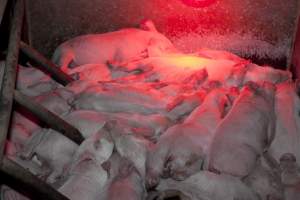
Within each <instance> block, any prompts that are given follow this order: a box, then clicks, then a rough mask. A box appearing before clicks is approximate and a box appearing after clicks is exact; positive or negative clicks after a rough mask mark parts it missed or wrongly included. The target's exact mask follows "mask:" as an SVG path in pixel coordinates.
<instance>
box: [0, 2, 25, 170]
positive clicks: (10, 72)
mask: <svg viewBox="0 0 300 200" xmlns="http://www.w3.org/2000/svg"><path fill="white" fill-rule="evenodd" d="M23 16H24V0H17V2H16V4H15V7H14V14H13V18H12V21H11V22H12V27H11V30H10V35H9V44H8V53H7V56H6V61H5V69H4V73H3V82H2V85H1V91H0V164H1V161H2V158H3V153H4V145H5V141H6V137H7V132H8V128H9V123H10V117H11V111H12V104H13V96H14V89H15V81H16V68H17V65H18V59H19V44H20V37H21V30H22V24H23Z"/></svg>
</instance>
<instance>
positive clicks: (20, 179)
mask: <svg viewBox="0 0 300 200" xmlns="http://www.w3.org/2000/svg"><path fill="white" fill-rule="evenodd" d="M0 175H1V182H3V183H4V184H6V185H7V186H9V187H11V188H12V189H14V190H16V191H18V192H20V193H21V194H23V195H25V196H27V197H29V198H30V199H32V200H34V199H36V200H40V199H43V200H69V199H68V198H67V197H66V196H64V195H62V194H61V193H59V192H58V191H56V190H55V189H54V188H52V187H51V186H50V185H48V184H47V183H45V182H43V181H42V180H40V179H38V178H37V177H36V176H34V175H33V174H31V173H30V172H29V171H27V170H26V169H24V168H23V167H21V166H19V165H18V164H16V163H15V162H13V161H11V160H9V159H8V158H6V157H4V158H3V162H2V165H1V167H0ZM2 178H3V179H2Z"/></svg>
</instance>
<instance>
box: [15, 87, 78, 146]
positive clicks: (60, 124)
mask: <svg viewBox="0 0 300 200" xmlns="http://www.w3.org/2000/svg"><path fill="white" fill-rule="evenodd" d="M14 99H15V101H16V102H17V103H18V104H20V105H21V106H23V107H24V108H26V109H27V110H28V111H29V112H31V113H32V114H33V115H35V116H36V117H37V118H38V119H40V120H42V121H43V122H44V123H46V124H47V125H48V126H49V127H50V128H52V129H54V130H56V131H58V132H60V133H62V134H63V135H64V136H66V137H67V138H69V139H71V140H72V141H74V142H75V143H77V144H81V143H82V142H83V140H84V137H83V136H82V135H81V133H80V132H79V131H78V130H77V129H76V128H74V127H73V126H72V125H70V124H69V123H67V122H66V121H65V120H63V119H61V118H60V117H58V116H57V115H55V114H53V113H52V112H50V111H49V110H47V109H46V108H44V107H43V106H41V105H40V104H38V103H36V102H34V101H33V100H32V99H30V98H28V97H27V96H25V95H23V94H22V93H21V92H19V91H17V90H15V93H14Z"/></svg>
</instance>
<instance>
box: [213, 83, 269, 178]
mask: <svg viewBox="0 0 300 200" xmlns="http://www.w3.org/2000/svg"><path fill="white" fill-rule="evenodd" d="M274 98H275V86H274V85H273V84H271V83H267V82H264V83H260V84H256V83H248V85H247V86H245V87H244V88H243V89H242V91H241V92H240V95H239V97H238V98H237V99H236V101H235V103H234V104H233V106H232V109H231V110H230V111H229V113H228V114H227V116H226V117H225V118H224V120H223V121H222V122H221V123H220V124H219V126H218V127H217V129H216V132H215V134H214V138H213V142H212V144H211V149H210V155H209V156H210V160H209V169H210V170H211V171H214V172H218V173H226V174H231V175H234V176H238V177H245V176H247V175H248V174H249V173H250V172H251V171H252V170H253V168H254V167H255V163H256V160H257V158H258V157H259V156H260V155H261V154H262V153H263V152H264V151H265V150H266V149H267V148H268V147H269V145H270V143H271V141H272V139H273V138H274V132H275V114H274Z"/></svg>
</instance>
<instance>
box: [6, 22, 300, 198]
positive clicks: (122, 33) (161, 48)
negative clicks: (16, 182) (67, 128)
mask: <svg viewBox="0 0 300 200" xmlns="http://www.w3.org/2000/svg"><path fill="white" fill-rule="evenodd" d="M53 61H54V62H55V63H56V64H58V66H60V67H61V69H62V70H63V71H64V72H65V73H67V74H69V75H70V76H72V77H73V78H74V80H75V81H74V82H72V83H70V84H69V85H67V86H66V87H63V86H62V85H60V84H58V83H56V82H54V81H53V80H52V79H51V78H50V77H49V76H48V74H46V73H43V72H41V71H39V70H36V69H34V68H32V67H30V66H25V67H23V66H19V68H18V71H19V73H18V79H17V88H18V89H19V90H20V91H21V92H23V93H24V94H26V95H28V96H30V97H31V98H32V100H33V101H36V102H38V103H40V104H42V105H43V106H45V107H46V108H47V109H49V110H50V111H51V112H53V113H55V114H56V115H58V116H60V117H61V118H63V119H64V120H65V121H67V122H68V123H70V124H72V125H73V126H74V127H76V128H77V129H78V130H79V131H80V132H81V133H82V135H83V136H84V138H85V140H84V142H83V143H82V144H81V145H77V144H76V143H74V142H72V141H71V140H69V139H68V138H66V137H64V136H63V135H62V134H60V133H58V132H56V131H55V130H52V129H49V128H47V127H46V126H45V125H44V124H43V123H42V122H40V121H39V120H37V119H35V118H34V117H33V116H31V115H30V114H29V113H28V112H26V111H24V110H22V109H17V111H15V112H14V113H13V116H12V124H11V127H10V133H9V138H8V140H7V143H6V155H7V156H8V157H9V158H10V159H12V160H13V161H15V162H16V163H18V164H19V165H21V166H23V167H24V168H26V169H28V170H29V171H30V172H32V173H33V174H35V175H36V176H37V177H39V178H40V179H42V180H44V181H46V182H47V183H49V184H50V185H51V186H53V187H54V188H56V189H57V190H58V191H59V192H61V193H62V194H64V195H66V196H67V197H68V198H70V199H71V200H120V199H121V200H144V199H147V200H154V199H164V198H169V197H174V196H179V197H180V198H181V199H184V200H299V199H300V168H299V166H300V132H299V130H300V117H299V113H300V100H299V96H298V93H299V91H300V90H299V86H300V85H299V84H298V83H297V81H296V82H293V81H292V80H291V74H290V73H289V72H287V71H282V70H276V69H273V68H271V67H268V66H258V65H256V64H253V63H251V62H250V61H248V60H245V59H242V58H240V57H238V56H235V55H233V54H231V53H228V52H222V51H214V50H209V49H199V51H197V52H194V53H191V54H184V53H182V52H180V51H178V50H177V49H176V48H175V47H174V46H173V44H172V43H171V42H170V41H169V40H168V39H167V38H166V37H164V36H163V35H162V34H161V33H159V32H158V31H157V30H156V28H155V26H154V24H153V23H152V22H151V21H150V20H146V21H144V22H142V23H141V26H140V27H139V28H130V29H122V30H119V31H116V32H111V33H105V34H95V35H85V36H80V37H76V38H74V39H71V40H69V41H66V42H65V43H63V44H61V45H60V46H59V47H58V48H57V49H56V51H55V52H54V55H53ZM1 65H3V62H2V63H1ZM1 199H3V200H12V199H14V200H16V199H26V197H24V196H22V195H20V194H18V193H17V192H15V191H13V190H11V189H10V188H8V187H2V190H1Z"/></svg>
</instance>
